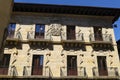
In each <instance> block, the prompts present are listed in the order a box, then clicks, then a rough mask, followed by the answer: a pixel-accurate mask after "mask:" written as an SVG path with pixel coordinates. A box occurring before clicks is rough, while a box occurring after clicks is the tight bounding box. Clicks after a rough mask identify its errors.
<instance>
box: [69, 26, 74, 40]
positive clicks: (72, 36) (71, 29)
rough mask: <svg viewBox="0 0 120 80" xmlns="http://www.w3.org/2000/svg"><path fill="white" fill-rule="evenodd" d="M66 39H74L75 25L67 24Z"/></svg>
mask: <svg viewBox="0 0 120 80" xmlns="http://www.w3.org/2000/svg"><path fill="white" fill-rule="evenodd" d="M67 40H75V26H70V25H68V26H67Z"/></svg>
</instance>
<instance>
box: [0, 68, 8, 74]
mask: <svg viewBox="0 0 120 80" xmlns="http://www.w3.org/2000/svg"><path fill="white" fill-rule="evenodd" d="M8 69H9V66H0V75H8Z"/></svg>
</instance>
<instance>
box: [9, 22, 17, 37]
mask: <svg viewBox="0 0 120 80" xmlns="http://www.w3.org/2000/svg"><path fill="white" fill-rule="evenodd" d="M15 27H16V24H15V23H10V24H9V26H8V37H9V38H13V37H14V33H15Z"/></svg>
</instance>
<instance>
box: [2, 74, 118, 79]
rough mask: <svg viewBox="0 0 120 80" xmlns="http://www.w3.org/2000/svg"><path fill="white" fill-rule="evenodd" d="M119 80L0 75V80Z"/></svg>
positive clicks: (105, 77) (106, 77)
mask: <svg viewBox="0 0 120 80" xmlns="http://www.w3.org/2000/svg"><path fill="white" fill-rule="evenodd" d="M9 79H10V80H19V79H22V80H120V77H112V76H111V77H108V76H104V77H79V76H78V77H76V76H67V77H46V76H4V75H0V80H9Z"/></svg>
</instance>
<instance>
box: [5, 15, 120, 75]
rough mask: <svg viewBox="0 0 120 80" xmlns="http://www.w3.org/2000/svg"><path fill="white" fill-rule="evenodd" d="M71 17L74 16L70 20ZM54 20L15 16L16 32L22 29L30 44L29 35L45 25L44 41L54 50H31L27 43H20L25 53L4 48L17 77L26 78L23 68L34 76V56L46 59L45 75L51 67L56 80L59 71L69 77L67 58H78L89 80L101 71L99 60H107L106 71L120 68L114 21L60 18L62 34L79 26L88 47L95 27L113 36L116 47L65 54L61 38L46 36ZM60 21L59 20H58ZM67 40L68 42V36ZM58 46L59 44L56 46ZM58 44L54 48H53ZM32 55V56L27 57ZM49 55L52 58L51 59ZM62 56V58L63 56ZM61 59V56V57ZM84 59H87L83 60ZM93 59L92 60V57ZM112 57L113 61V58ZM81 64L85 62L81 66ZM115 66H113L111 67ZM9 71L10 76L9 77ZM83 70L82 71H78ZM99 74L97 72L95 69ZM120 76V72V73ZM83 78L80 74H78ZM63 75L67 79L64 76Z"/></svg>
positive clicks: (20, 50) (108, 19)
mask: <svg viewBox="0 0 120 80" xmlns="http://www.w3.org/2000/svg"><path fill="white" fill-rule="evenodd" d="M71 17H72V16H71ZM51 18H52V17H41V16H40V17H39V16H35V17H34V16H19V15H12V18H11V22H16V30H17V29H18V28H21V29H20V32H21V34H22V40H24V41H27V32H28V31H30V30H31V28H32V31H35V23H41V24H46V25H45V32H46V33H45V38H46V39H49V38H50V39H51V40H52V41H53V50H49V49H45V50H40V49H31V48H30V46H29V44H28V43H21V44H22V49H15V48H12V49H10V48H5V50H4V52H5V54H11V60H10V66H13V65H15V66H16V68H17V71H18V76H22V75H23V67H24V66H30V67H28V72H29V74H28V75H31V66H32V56H33V55H34V54H38V55H44V65H43V66H44V71H43V75H44V76H47V75H48V67H50V69H51V72H52V74H53V77H60V68H61V67H62V68H61V69H62V70H63V71H64V73H65V75H66V73H67V71H66V70H67V69H66V67H67V55H76V56H77V66H78V67H85V68H86V72H87V75H88V77H92V76H93V74H92V73H93V72H92V69H93V67H98V65H97V56H106V61H107V67H117V68H119V66H120V64H119V58H118V52H117V48H116V42H115V37H114V32H113V28H112V27H111V22H112V19H113V17H107V16H106V17H104V18H103V17H100V16H97V17H95V16H79V17H72V18H70V16H69V17H68V16H67V17H61V18H60V21H59V24H61V26H62V29H63V32H64V33H66V25H69V24H72V25H76V24H77V25H76V33H77V32H79V30H80V32H81V33H83V34H84V40H85V42H86V43H90V40H89V35H90V33H94V31H93V26H101V27H102V33H103V34H105V32H106V31H107V34H111V35H112V40H113V47H114V51H110V50H108V51H94V50H93V48H92V45H86V51H83V50H81V49H80V50H76V51H75V50H69V51H67V50H64V49H63V47H62V44H61V43H60V42H61V36H50V35H47V32H48V30H49V28H50V26H51V24H50V21H51V20H52V19H51ZM57 19H59V17H57ZM64 39H66V34H65V37H64ZM56 42H57V44H56ZM54 43H55V44H54ZM15 51H17V53H18V55H15V54H14V53H15ZM28 53H30V54H29V55H27V54H28ZM48 54H51V55H50V56H49V55H48ZM62 54H63V55H62ZM61 55H62V56H61ZM81 55H84V56H83V57H82V56H81ZM92 55H93V56H92ZM110 55H112V56H113V57H110ZM15 58H16V62H15V63H14V64H12V62H13V61H14V59H15ZM111 60H112V61H111ZM81 61H83V63H82V64H80V63H81ZM111 62H112V64H111ZM10 70H11V68H10V69H9V75H10ZM79 70H82V69H79ZM96 71H97V69H96ZM119 73H120V69H119ZM78 74H80V73H78ZM65 75H64V76H65Z"/></svg>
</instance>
